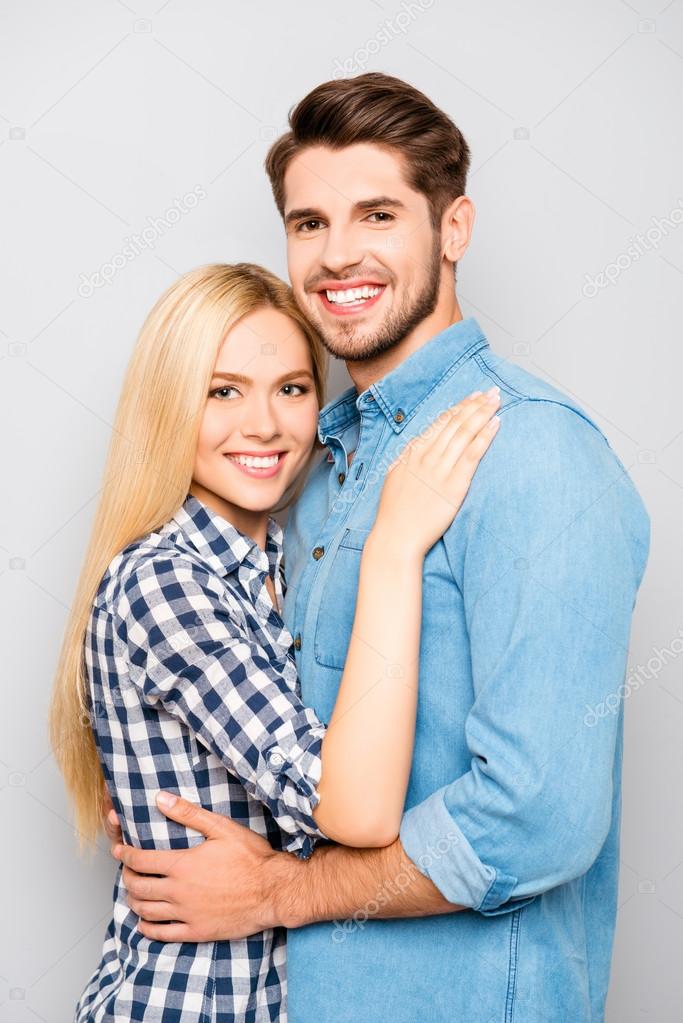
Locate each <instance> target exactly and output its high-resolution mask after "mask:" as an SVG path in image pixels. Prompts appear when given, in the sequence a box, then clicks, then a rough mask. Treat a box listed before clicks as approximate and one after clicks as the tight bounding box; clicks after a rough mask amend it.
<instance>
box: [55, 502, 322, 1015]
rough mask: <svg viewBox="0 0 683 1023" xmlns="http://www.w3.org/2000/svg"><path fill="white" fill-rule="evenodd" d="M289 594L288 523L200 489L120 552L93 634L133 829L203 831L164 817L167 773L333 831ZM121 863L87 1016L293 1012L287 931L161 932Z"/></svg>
mask: <svg viewBox="0 0 683 1023" xmlns="http://www.w3.org/2000/svg"><path fill="white" fill-rule="evenodd" d="M269 570H270V572H271V574H272V576H273V579H274V584H275V590H276V593H277V595H278V599H279V600H280V602H281V601H282V597H283V591H284V580H283V577H282V530H281V528H280V526H279V525H278V524H277V522H275V520H274V519H270V521H269V525H268V540H267V544H266V550H265V551H263V550H261V549H260V548H259V547H258V545H257V544H255V543H254V542H253V541H252V540H250V539H249V538H247V537H246V536H245V535H244V534H242V533H241V532H239V531H238V530H237V529H236V528H235V527H234V526H232V525H231V524H230V523H229V522H227V521H226V520H225V519H223V518H222V517H220V516H218V515H216V514H215V513H214V512H213V511H212V510H211V509H209V508H208V507H207V506H206V505H205V504H204V503H203V502H201V501H200V500H199V499H198V498H196V497H194V496H193V495H190V494H188V496H187V498H186V500H185V502H184V503H183V505H182V507H181V508H180V509H179V511H178V513H177V514H176V515H175V516H174V517H173V518H172V519H171V520H170V521H169V522H167V523H166V524H165V525H164V526H162V527H161V528H160V529H159V531H158V532H154V533H150V534H148V535H147V536H145V537H143V538H142V539H140V540H138V541H135V542H134V543H132V544H130V545H129V546H128V547H126V548H125V549H124V550H123V551H122V552H121V553H120V554H118V555H117V556H116V557H115V558H114V559H113V560H112V562H111V563H110V565H109V567H108V569H107V571H106V573H105V575H104V576H103V579H102V582H101V584H100V587H99V589H98V592H97V595H96V597H95V600H94V602H93V608H92V613H91V617H90V621H89V626H88V630H87V634H86V640H85V650H84V653H85V664H86V668H87V673H88V676H89V680H90V696H91V706H90V720H91V725H92V727H93V731H94V734H95V739H96V742H97V747H98V750H99V755H100V760H101V763H102V767H103V770H104V775H105V778H106V782H107V787H108V789H109V792H110V794H111V797H112V800H113V803H114V807H115V809H116V812H117V813H118V815H119V820H120V822H121V828H122V831H123V836H124V841H125V842H126V843H128V844H131V845H134V846H137V847H139V848H154V849H183V848H187V847H189V846H193V845H196V844H198V843H200V842H202V841H203V840H204V839H203V836H202V835H200V834H199V832H197V831H194V830H193V829H188V828H185V827H183V826H181V825H179V824H177V823H175V822H174V821H171V820H169V819H168V818H166V817H165V816H164V815H163V814H162V813H161V812H160V811H159V810H157V808H156V805H155V795H156V793H157V791H158V790H159V789H161V788H163V789H168V790H170V791H172V792H176V793H178V794H179V795H181V796H184V797H185V798H186V799H189V800H191V801H192V802H194V803H200V804H201V805H202V806H204V807H206V808H207V809H208V810H213V811H215V812H216V813H220V814H224V815H227V816H229V817H231V818H232V819H233V820H235V821H238V822H239V823H240V824H243V825H246V826H247V827H249V828H251V829H252V830H253V831H256V832H258V833H259V834H261V835H263V836H265V837H266V838H267V839H268V840H269V841H270V844H271V845H272V846H273V848H275V849H286V850H288V851H290V852H296V853H297V854H298V855H300V856H303V857H306V856H309V855H310V853H311V852H312V849H313V846H314V845H315V842H316V841H317V840H319V839H320V838H324V837H325V836H324V835H323V834H322V832H320V831H319V830H318V828H317V826H316V824H315V821H314V820H313V817H312V811H313V809H314V808H315V806H316V805H317V803H318V801H319V798H320V797H319V796H318V794H317V791H316V788H317V784H318V782H319V780H320V775H321V761H320V748H321V742H322V737H323V735H324V725H322V724H321V722H320V721H319V720H318V718H317V717H316V715H315V714H314V712H313V711H312V710H310V709H309V708H307V707H305V706H304V705H303V704H302V702H301V698H300V695H299V683H298V677H297V671H296V666H295V662H294V657H293V652H292V649H291V644H292V637H291V635H290V634H289V632H288V631H287V629H286V627H285V626H284V623H283V621H282V619H281V617H280V615H279V614H278V613H277V612H276V611H275V609H274V608H273V605H272V602H271V599H270V596H269V594H268V591H267V589H266V586H265V581H266V577H267V573H268V572H269ZM121 871H122V867H121V866H120V865H119V868H118V870H117V875H116V880H115V884H114V913H113V918H112V920H111V922H110V924H109V927H108V929H107V931H106V934H105V938H104V946H103V952H102V959H101V961H100V964H99V966H98V967H97V969H96V970H95V972H94V974H93V975H92V977H91V978H90V980H89V982H88V984H87V986H86V988H85V991H84V992H83V994H82V995H81V998H80V1000H79V1003H78V1006H77V1009H76V1016H75V1020H76V1021H77V1023H86V1021H88V1023H95V1021H107V1023H109V1021H116V1023H120V1021H123V1020H145V1021H150V1020H154V1021H162V1023H175V1021H182V1023H208V1021H210V1020H211V1021H215V1020H220V1021H225V1023H227V1021H233V1020H234V1021H245V1023H261V1021H264V1020H269V1021H270V1020H280V1021H282V1020H284V1019H285V1017H286V1010H285V1004H286V972H285V937H286V935H285V931H284V929H282V928H276V929H274V930H268V931H263V932H262V933H259V934H256V935H253V936H252V937H249V938H247V939H244V940H237V941H214V942H202V943H190V942H183V943H180V942H175V943H171V942H158V941H151V940H149V939H148V938H145V937H144V935H142V934H141V933H140V932H139V930H138V929H137V926H136V925H137V921H138V917H137V915H136V914H135V913H133V912H132V910H131V909H130V908H129V907H128V903H127V899H126V890H125V887H124V885H123V882H122V879H121Z"/></svg>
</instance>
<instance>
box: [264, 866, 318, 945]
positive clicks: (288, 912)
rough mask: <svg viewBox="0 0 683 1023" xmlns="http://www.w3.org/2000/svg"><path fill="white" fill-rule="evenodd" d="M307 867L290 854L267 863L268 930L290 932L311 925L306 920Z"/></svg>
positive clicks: (266, 900)
mask: <svg viewBox="0 0 683 1023" xmlns="http://www.w3.org/2000/svg"><path fill="white" fill-rule="evenodd" d="M308 863H309V861H308V860H303V859H300V858H299V857H298V856H295V855H294V854H293V853H287V852H275V853H273V855H272V856H270V857H269V858H268V859H267V860H266V863H265V865H264V877H263V901H264V907H265V909H266V916H267V919H268V920H269V923H268V924H267V926H270V927H287V928H288V929H291V928H293V927H303V925H304V924H306V923H310V922H311V919H310V918H309V919H307V918H306V915H305V912H304V903H305V900H304V898H303V895H304V892H305V891H306V873H307V866H308Z"/></svg>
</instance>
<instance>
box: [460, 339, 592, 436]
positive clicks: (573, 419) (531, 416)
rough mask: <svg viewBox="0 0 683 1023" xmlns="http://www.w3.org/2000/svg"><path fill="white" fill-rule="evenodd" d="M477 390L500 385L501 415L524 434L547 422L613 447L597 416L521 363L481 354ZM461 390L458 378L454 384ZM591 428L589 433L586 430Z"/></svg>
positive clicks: (477, 362) (477, 363) (487, 352)
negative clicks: (529, 426) (528, 425)
mask: <svg viewBox="0 0 683 1023" xmlns="http://www.w3.org/2000/svg"><path fill="white" fill-rule="evenodd" d="M475 366H476V369H475V370H474V374H473V376H474V377H475V378H476V382H475V383H474V384H473V389H475V390H477V389H479V390H482V391H485V390H487V389H488V388H489V387H493V386H494V385H497V386H498V387H500V390H501V415H503V414H505V413H511V412H512V411H513V410H514V413H515V414H514V416H510V417H509V421H510V422H511V423H513V420H514V423H513V425H512V426H511V429H515V430H523V429H524V426H525V424H526V423H527V422H531V423H532V424H533V422H535V421H540V420H543V423H544V425H545V426H546V427H547V428H550V429H552V430H553V431H559V432H564V431H573V432H575V433H578V434H579V435H580V434H582V433H584V434H586V436H590V432H591V431H594V432H595V433H597V434H598V435H599V437H600V438H602V441H603V442H604V443H605V444H606V445H607V446H608V447H609V441H608V439H607V437H606V436H605V434H604V432H603V431H602V429H601V428H600V426H599V425H598V423H597V422H596V420H595V419H594V418H593V415H592V414H591V413H590V412H589V411H587V409H586V408H585V407H584V406H583V405H582V404H581V403H580V402H579V401H578V400H577V399H576V398H575V397H574V396H572V395H570V394H568V393H566V392H565V391H562V390H560V388H559V387H555V386H554V385H553V384H551V383H550V382H549V381H547V380H544V379H543V378H542V377H540V376H537V375H536V374H535V373H532V372H531V371H530V370H528V369H525V368H524V367H522V366H520V365H519V364H518V363H515V362H512V361H511V360H510V359H506V358H505V357H504V356H502V355H498V354H497V353H496V352H494V351H492V350H491V349H490V348H488V349H484V350H483V351H480V352H478V353H477V356H476V360H475ZM450 386H451V387H452V388H457V386H458V381H457V377H456V378H454V379H453V380H452V382H450ZM586 427H589V430H588V431H587V430H586V429H585V428H586Z"/></svg>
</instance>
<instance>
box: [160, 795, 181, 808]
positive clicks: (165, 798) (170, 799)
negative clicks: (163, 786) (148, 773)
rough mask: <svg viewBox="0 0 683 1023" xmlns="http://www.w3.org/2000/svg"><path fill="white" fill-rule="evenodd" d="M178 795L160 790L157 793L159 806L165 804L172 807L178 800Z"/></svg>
mask: <svg viewBox="0 0 683 1023" xmlns="http://www.w3.org/2000/svg"><path fill="white" fill-rule="evenodd" d="M177 801H178V797H177V796H174V795H173V793H171V792H158V793H157V806H164V807H166V809H167V810H168V809H170V808H171V807H172V806H173V805H174V804H175V803H176V802H177Z"/></svg>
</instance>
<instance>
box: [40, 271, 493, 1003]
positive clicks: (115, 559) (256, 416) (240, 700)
mask: <svg viewBox="0 0 683 1023" xmlns="http://www.w3.org/2000/svg"><path fill="white" fill-rule="evenodd" d="M324 375H325V358H324V354H323V349H322V347H321V344H320V341H319V339H318V338H317V336H316V335H315V334H314V333H313V332H312V330H311V328H310V327H309V325H308V324H307V322H306V320H305V319H304V318H303V317H302V315H301V313H300V312H299V310H298V307H297V306H296V304H295V303H294V301H293V299H292V297H291V293H290V291H289V288H288V287H287V286H286V285H285V284H284V283H283V282H281V281H279V280H278V279H277V278H276V277H274V276H273V275H272V274H270V273H268V272H267V271H265V270H263V269H262V268H260V267H257V266H254V265H252V264H238V265H235V266H225V265H211V266H207V267H202V268H199V269H198V270H195V271H192V272H190V273H188V274H185V275H184V276H183V277H181V278H180V280H178V281H177V282H176V283H175V284H173V285H172V286H171V287H170V288H169V289H168V290H167V291H166V293H165V294H164V295H163V296H162V297H161V298H160V299H159V301H158V302H157V304H156V305H155V307H154V308H153V310H152V311H151V313H150V314H149V316H148V318H147V320H146V322H145V324H144V326H143V328H142V331H141V334H140V337H139V339H138V342H137V345H136V347H135V350H134V352H133V355H132V358H131V361H130V364H129V368H128V371H127V375H126V379H125V381H124V385H123V390H122V395H121V399H120V403H119V408H118V411H117V417H116V422H115V426H114V432H113V439H112V443H111V449H110V453H109V458H108V463H107V470H106V474H105V485H104V488H103V492H102V496H101V500H100V503H99V506H98V509H97V513H96V517H95V522H94V527H93V532H92V536H91V540H90V545H89V548H88V551H87V554H86V558H85V564H84V567H83V570H82V573H81V577H80V580H79V585H78V590H77V595H76V599H75V601H74V605H73V608H72V613H71V617H70V619H69V623H68V626H67V630H66V634H65V639H64V645H63V649H62V655H61V659H60V664H59V668H58V672H57V678H56V686H55V694H54V698H53V706H52V712H51V735H52V741H53V745H54V748H55V752H56V755H57V757H58V761H59V763H60V766H61V768H62V771H63V773H64V776H65V779H66V783H67V787H68V789H69V791H70V793H71V794H72V796H73V798H74V801H75V806H76V814H77V824H78V828H79V833H80V836H81V842H82V843H83V842H85V841H90V842H92V841H94V838H95V836H96V834H97V830H98V828H99V823H100V819H101V813H102V806H103V795H104V786H106V790H107V792H108V794H109V796H110V798H111V800H112V802H113V805H114V808H115V810H116V812H117V814H118V817H119V821H120V824H121V827H122V829H123V835H124V839H125V841H126V842H128V843H130V844H133V845H138V846H141V847H155V848H179V847H182V848H186V847H188V846H190V845H193V844H195V843H196V842H198V841H201V840H202V836H201V835H199V834H198V833H197V832H189V831H188V830H186V829H183V828H182V827H180V826H179V825H177V824H175V823H174V822H173V821H171V820H169V819H168V818H166V817H164V815H162V814H161V813H160V811H159V810H157V808H156V806H155V801H154V796H155V793H156V792H157V791H158V789H160V788H164V789H170V790H172V791H176V792H178V793H179V794H181V795H183V796H185V797H187V798H189V799H192V800H193V801H194V802H197V803H201V804H202V805H203V806H205V807H207V808H208V809H211V810H214V811H216V812H218V813H222V814H226V815H229V816H231V817H232V818H233V819H235V820H237V821H239V822H240V823H242V824H244V825H246V826H248V827H250V828H252V829H254V830H255V831H257V832H259V833H260V834H262V835H264V836H266V837H267V838H268V839H269V841H270V842H271V844H272V845H273V847H274V848H277V849H286V850H289V851H291V852H296V853H298V854H299V855H303V856H307V855H309V854H310V852H311V851H312V848H313V846H314V844H315V842H316V841H319V840H324V839H332V840H335V841H337V842H342V843H345V844H349V845H355V846H372V845H385V844H388V843H390V842H391V841H393V840H394V839H395V838H396V836H397V835H398V830H399V824H400V819H401V813H402V810H403V803H404V799H405V793H406V788H407V783H408V777H409V772H410V762H411V755H412V745H413V733H414V725H415V709H416V692H417V661H418V658H417V654H418V648H419V635H420V607H421V579H422V561H423V558H424V555H425V554H426V552H427V550H428V549H429V548H430V547H431V546H432V545H433V543H435V542H436V540H437V539H438V537H439V536H440V535H441V534H442V532H443V531H444V530H445V529H446V528H447V527H448V525H450V523H451V521H452V519H453V516H454V514H455V513H456V512H457V510H458V508H459V507H460V504H461V503H462V500H463V498H464V496H465V494H466V492H467V488H468V486H469V482H470V480H471V478H472V475H473V473H474V471H475V469H476V466H477V464H478V462H479V460H480V458H481V457H482V456H483V454H484V452H485V451H486V449H487V448H488V445H489V444H490V443H491V440H492V438H493V436H494V434H495V425H496V424H497V420H492V416H493V413H494V410H495V402H494V403H493V404H491V403H487V402H486V400H485V396H481V395H478V394H477V395H473V396H471V397H470V398H469V399H466V400H465V401H464V402H461V403H460V405H458V406H456V407H455V408H454V409H452V410H449V411H448V412H447V413H446V414H444V415H443V416H442V417H440V419H439V421H437V422H436V423H434V424H432V427H431V428H430V430H429V431H427V433H426V434H425V435H422V436H421V437H419V438H416V439H415V440H413V441H412V442H410V444H408V445H407V447H406V449H405V450H404V452H403V453H402V456H401V457H400V458H399V459H397V461H396V462H395V463H394V465H393V466H392V468H391V471H390V472H389V473H388V474H387V480H386V483H385V486H384V490H383V493H382V498H381V501H380V506H379V510H378V514H377V518H376V522H375V525H374V527H373V529H372V531H371V534H370V536H369V538H368V540H367V542H366V545H365V550H364V553H363V557H362V562H361V573H360V580H359V591H358V601H357V606H356V617H355V621H354V630H353V637H352V639H351V643H350V646H349V651H348V656H347V660H346V666H345V669H344V672H343V677H342V681H341V685H340V689H339V695H338V699H337V703H336V705H335V708H334V712H333V714H332V717H331V720H330V722H329V724H328V726H327V727H325V725H324V724H323V723H322V722H321V721H320V720H319V719H318V718H317V717H316V715H315V713H314V712H313V711H312V710H311V709H310V708H307V707H305V706H304V705H303V704H302V702H301V698H300V695H299V688H298V680H297V673H296V666H295V662H294V658H293V654H292V637H291V635H290V634H289V633H288V631H287V629H286V627H285V625H284V623H283V621H282V618H281V617H280V602H281V600H282V596H283V579H282V573H281V569H282V560H281V556H282V532H281V529H280V527H279V526H278V524H277V523H276V521H275V520H274V519H273V518H272V517H271V512H272V511H273V510H275V509H276V508H278V506H280V505H281V504H282V503H283V501H284V502H285V503H286V502H287V501H288V500H291V499H292V494H293V491H294V490H296V488H297V487H298V486H300V485H301V483H302V481H303V479H304V477H305V473H306V470H307V468H308V466H309V464H310V462H311V460H312V459H313V458H314V457H315V456H316V454H318V453H319V450H320V445H319V444H318V442H317V440H316V429H317V418H318V411H319V407H320V405H321V404H322V402H323V384H324ZM285 392H287V393H285ZM397 539H399V540H400V543H397V542H396V540H397ZM389 663H390V664H391V666H392V669H393V670H392V672H391V673H388V672H387V670H386V668H387V664H389ZM396 666H399V668H400V672H399V676H400V677H399V679H397V677H396V675H397V672H396ZM103 782H104V785H103ZM138 923H139V918H138V917H137V916H136V915H135V914H134V913H133V912H132V911H131V910H130V909H129V907H128V904H127V899H126V891H125V889H124V887H123V885H122V882H121V874H120V872H119V874H118V875H117V880H116V884H115V888H114V914H113V918H112V920H111V923H110V925H109V928H108V930H107V932H106V935H105V939H104V948H103V954H102V959H101V962H100V964H99V966H98V968H97V969H96V970H95V972H94V974H93V976H92V977H91V979H90V981H89V983H88V985H87V986H86V989H85V991H84V992H83V994H82V996H81V999H80V1001H79V1003H78V1007H77V1010H76V1019H77V1020H78V1021H79V1023H81V1021H86V1020H87V1021H95V1020H98V1021H100V1020H116V1021H122V1020H164V1021H171V1020H181V1019H182V1021H183V1023H186V1021H193V1020H197V1021H203V1020H209V1019H214V1018H220V1019H225V1020H245V1021H246V1020H258V1021H260V1020H273V1019H280V1020H281V1019H283V1012H284V997H285V969H284V966H285V934H284V932H283V931H279V930H270V931H264V932H262V933H261V934H258V935H254V936H252V937H250V938H248V939H244V940H238V941H218V942H207V943H200V944H191V943H161V942H155V941H151V940H149V939H147V938H146V937H145V936H144V934H142V932H141V931H140V929H139V928H138V926H137V925H138Z"/></svg>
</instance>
